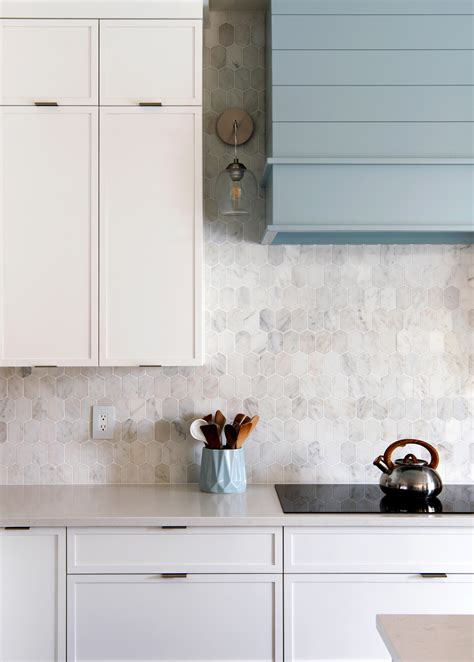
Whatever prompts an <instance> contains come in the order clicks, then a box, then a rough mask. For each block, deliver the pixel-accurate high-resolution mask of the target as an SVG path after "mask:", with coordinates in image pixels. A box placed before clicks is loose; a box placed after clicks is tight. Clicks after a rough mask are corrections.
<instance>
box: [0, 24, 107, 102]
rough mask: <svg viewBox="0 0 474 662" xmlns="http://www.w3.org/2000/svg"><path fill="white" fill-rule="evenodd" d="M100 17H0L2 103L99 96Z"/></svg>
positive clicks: (82, 99)
mask: <svg viewBox="0 0 474 662" xmlns="http://www.w3.org/2000/svg"><path fill="white" fill-rule="evenodd" d="M97 25H98V21H84V20H76V21H74V20H72V21H71V20H69V21H65V20H53V19H47V20H46V19H44V20H43V19H36V20H7V19H4V20H2V21H0V63H1V66H0V103H2V104H4V105H25V104H27V105H31V104H33V103H34V102H35V101H43V102H44V101H54V102H57V103H58V104H60V105H74V106H78V105H94V104H97V102H98V66H99V64H98V56H97V53H98V27H97Z"/></svg>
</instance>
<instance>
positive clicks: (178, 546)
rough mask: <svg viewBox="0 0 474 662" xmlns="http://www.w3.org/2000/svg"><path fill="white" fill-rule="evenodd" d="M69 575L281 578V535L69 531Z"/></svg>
mask: <svg viewBox="0 0 474 662" xmlns="http://www.w3.org/2000/svg"><path fill="white" fill-rule="evenodd" d="M67 541H68V546H67V549H68V572H69V573H70V574H91V573H114V574H119V573H209V572H220V573H227V572H229V573H236V572H246V573H253V572H256V573H266V572H282V530H281V528H278V527H276V528H273V527H255V528H253V527H252V528H250V527H232V528H227V527H209V528H205V527H188V528H171V529H170V528H160V527H150V528H135V527H134V528H122V527H120V528H98V527H97V528H96V527H94V528H75V529H68V532H67Z"/></svg>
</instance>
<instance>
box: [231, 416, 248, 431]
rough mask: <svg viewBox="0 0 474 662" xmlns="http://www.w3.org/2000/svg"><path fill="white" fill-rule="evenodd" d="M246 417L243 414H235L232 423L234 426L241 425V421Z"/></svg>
mask: <svg viewBox="0 0 474 662" xmlns="http://www.w3.org/2000/svg"><path fill="white" fill-rule="evenodd" d="M245 418H246V416H245V414H237V416H236V417H235V418H234V422H233V423H232V425H233V426H234V428H238V427H239V425H242V421H243V420H244V419H245Z"/></svg>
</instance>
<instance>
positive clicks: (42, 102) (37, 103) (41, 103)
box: [34, 101, 59, 107]
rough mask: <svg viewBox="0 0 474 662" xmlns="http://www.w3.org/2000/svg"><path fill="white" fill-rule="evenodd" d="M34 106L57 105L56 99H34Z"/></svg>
mask: <svg viewBox="0 0 474 662" xmlns="http://www.w3.org/2000/svg"><path fill="white" fill-rule="evenodd" d="M34 104H35V106H39V107H41V106H58V105H59V104H58V102H57V101H35V102H34Z"/></svg>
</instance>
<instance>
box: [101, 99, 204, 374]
mask: <svg viewBox="0 0 474 662" xmlns="http://www.w3.org/2000/svg"><path fill="white" fill-rule="evenodd" d="M201 134H202V114H201V110H200V109H198V108H102V109H101V145H100V147H101V156H100V162H101V166H100V168H101V184H100V187H101V190H100V209H101V223H100V271H101V277H100V297H101V303H100V363H101V365H109V366H117V365H119V366H120V365H122V366H127V365H135V366H136V365H175V366H178V365H189V366H190V365H199V364H200V363H201V361H202V349H201V344H202V333H201V281H202V275H201V268H202V267H201V263H202V258H201V251H202V162H201V158H202V151H201V150H202V146H201V141H202V137H201Z"/></svg>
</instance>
